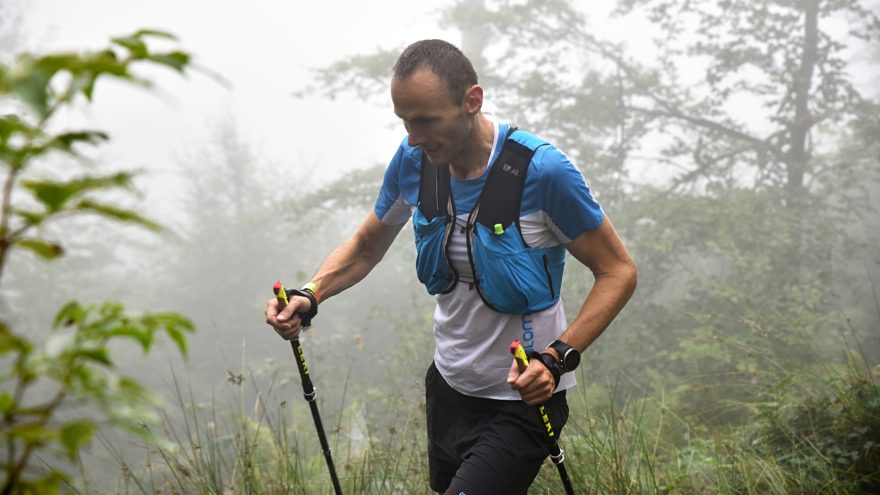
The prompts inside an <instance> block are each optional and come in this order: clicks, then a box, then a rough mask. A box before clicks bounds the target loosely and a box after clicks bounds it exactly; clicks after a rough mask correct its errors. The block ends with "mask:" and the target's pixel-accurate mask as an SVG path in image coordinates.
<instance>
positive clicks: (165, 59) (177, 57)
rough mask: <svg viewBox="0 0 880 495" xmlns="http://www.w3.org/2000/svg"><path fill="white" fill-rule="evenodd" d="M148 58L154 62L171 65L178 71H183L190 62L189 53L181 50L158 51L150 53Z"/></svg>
mask: <svg viewBox="0 0 880 495" xmlns="http://www.w3.org/2000/svg"><path fill="white" fill-rule="evenodd" d="M148 59H149V60H152V61H153V62H156V63H159V64H162V65H165V66H168V67H171V68H172V69H174V70H176V71H178V72H183V70H184V69H185V68H186V66H187V65H188V64H189V62H190V56H189V54H187V53H184V52H180V51H174V52H168V53H158V54H155V55H150V56H149V57H148Z"/></svg>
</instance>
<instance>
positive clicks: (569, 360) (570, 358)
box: [562, 349, 581, 371]
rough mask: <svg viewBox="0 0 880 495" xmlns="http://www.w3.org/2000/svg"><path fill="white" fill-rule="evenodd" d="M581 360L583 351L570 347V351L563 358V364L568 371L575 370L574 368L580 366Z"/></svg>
mask: <svg viewBox="0 0 880 495" xmlns="http://www.w3.org/2000/svg"><path fill="white" fill-rule="evenodd" d="M580 362H581V353H579V352H578V351H576V350H575V349H569V350H568V352H566V353H565V356H564V357H563V358H562V366H563V367H564V368H565V369H566V371H574V369H575V368H577V367H578V364H580Z"/></svg>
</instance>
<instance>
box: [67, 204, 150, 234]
mask: <svg viewBox="0 0 880 495" xmlns="http://www.w3.org/2000/svg"><path fill="white" fill-rule="evenodd" d="M74 209H75V210H80V211H89V212H92V213H96V214H98V215H101V216H103V217H106V218H110V219H113V220H118V221H120V222H124V223H134V224H137V225H140V226H141V227H145V228H147V229H149V230H152V231H153V232H161V231H162V230H163V228H162V226H161V225H159V224H158V223H156V222H153V221H152V220H148V219H146V218H144V217H142V216H141V215H140V214H138V213H137V212H135V211H133V210H127V209H124V208H118V207H116V206H112V205H107V204H102V203H97V202H95V201H92V200H88V199H86V200H83V201H80V202H79V203H77V205H76V207H75V208H74Z"/></svg>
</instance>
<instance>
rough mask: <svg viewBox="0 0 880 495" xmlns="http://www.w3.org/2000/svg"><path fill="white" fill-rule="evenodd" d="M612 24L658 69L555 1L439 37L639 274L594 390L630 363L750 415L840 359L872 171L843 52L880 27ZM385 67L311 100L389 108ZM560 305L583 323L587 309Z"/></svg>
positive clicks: (802, 14) (358, 63)
mask: <svg viewBox="0 0 880 495" xmlns="http://www.w3.org/2000/svg"><path fill="white" fill-rule="evenodd" d="M617 14H618V17H617V19H624V18H626V17H627V16H629V17H638V16H644V17H646V18H647V19H648V21H649V22H650V25H651V26H652V29H655V30H656V41H655V46H656V49H657V52H656V53H655V54H653V58H652V59H651V61H644V60H642V61H640V60H635V59H634V58H633V57H632V56H631V55H630V54H629V53H628V52H627V47H626V45H625V44H622V43H617V42H612V41H609V40H603V39H599V38H597V37H596V36H594V35H592V34H591V31H590V29H589V25H588V24H587V19H586V17H585V16H584V15H583V14H582V13H580V12H579V11H578V10H577V9H576V8H575V6H574V4H573V2H570V1H566V0H551V1H537V0H526V1H510V0H498V1H488V0H486V1H482V2H465V1H462V2H457V3H456V4H454V5H453V6H452V7H450V8H449V9H448V10H446V11H445V12H444V14H443V20H444V22H446V23H447V24H448V25H451V26H453V27H456V28H458V29H459V30H460V32H461V33H462V38H461V40H462V43H461V44H462V45H465V44H467V45H468V47H469V51H468V55H469V56H470V57H471V58H473V59H474V60H475V61H476V62H477V63H478V64H479V65H482V67H481V73H480V76H481V82H483V83H484V84H485V85H486V86H487V87H488V90H489V94H490V95H491V98H492V99H493V100H494V101H495V102H496V104H497V105H498V106H499V107H500V109H501V112H500V113H501V115H502V116H503V117H505V118H510V120H512V121H514V122H516V123H517V124H519V125H520V127H523V128H527V129H531V130H535V131H537V132H538V133H539V134H541V135H543V136H546V137H548V138H549V139H551V140H552V141H554V142H555V143H557V144H558V145H559V146H560V147H561V148H562V149H564V150H565V151H566V152H567V153H568V154H569V155H570V156H571V157H572V158H573V161H574V162H575V163H577V164H579V165H580V166H581V167H582V168H583V171H584V174H585V176H586V178H587V181H588V182H589V183H590V185H591V186H592V187H593V189H594V190H595V191H596V192H597V196H598V198H599V200H600V201H601V202H602V203H603V204H604V205H605V206H606V209H607V210H608V211H610V212H611V216H612V217H613V218H614V221H615V224H616V226H617V227H618V229H619V230H620V232H621V235H622V236H623V238H624V239H625V240H626V241H627V245H628V246H629V248H630V250H631V251H633V253H634V256H635V258H636V261H637V262H638V263H639V265H640V267H641V270H640V275H641V276H640V287H639V291H638V293H637V294H636V296H635V297H634V299H633V300H632V301H631V302H630V305H629V306H628V307H627V310H626V311H624V313H623V314H622V316H621V318H619V320H618V322H617V323H616V326H619V327H620V328H622V329H630V330H629V331H628V332H623V333H620V334H618V332H609V333H608V334H607V336H606V337H603V339H600V341H599V342H598V343H597V348H598V349H599V350H598V351H595V352H593V351H591V353H590V355H591V359H588V360H587V362H588V363H591V364H592V365H593V367H592V371H594V372H599V371H600V370H601V369H603V368H607V367H608V366H607V365H608V363H615V362H626V363H627V364H628V367H629V368H631V369H635V370H639V371H634V373H637V374H643V373H644V372H645V371H648V370H650V371H651V372H652V373H655V374H656V373H659V374H660V375H661V376H665V377H666V378H668V379H671V380H673V383H682V384H683V386H684V387H686V388H687V389H691V388H693V389H700V390H705V389H706V387H703V385H705V384H706V382H708V384H709V386H710V388H712V389H714V390H720V389H721V388H724V390H725V391H724V393H725V394H726V393H729V392H731V389H730V388H729V387H726V386H725V387H726V388H725V387H717V385H720V384H721V383H723V382H725V381H726V382H732V383H734V384H740V385H743V386H744V388H743V391H742V392H741V394H740V395H739V396H740V397H743V398H748V394H749V391H748V390H749V389H750V388H751V387H753V386H754V382H755V381H756V380H771V379H775V376H776V375H774V374H773V373H771V370H772V369H773V366H774V360H777V363H778V359H779V358H780V356H784V358H785V359H792V360H797V359H804V358H806V359H817V358H821V357H823V356H821V354H822V352H826V353H827V352H831V350H832V349H838V347H837V346H835V345H834V344H835V343H836V342H837V341H838V340H839V339H836V338H835V336H836V335H837V330H836V329H835V330H832V329H834V328H835V327H839V326H840V325H841V323H840V322H842V319H841V318H839V316H837V312H836V310H837V309H838V308H839V307H840V305H841V304H842V298H841V294H840V292H841V291H844V290H847V289H851V288H852V284H850V283H849V282H848V280H847V279H845V278H844V277H843V274H845V273H846V272H847V270H849V269H851V265H850V264H849V260H850V259H852V256H853V253H859V252H864V251H865V250H866V249H869V245H867V244H866V243H865V241H864V237H862V238H861V239H860V238H859V237H854V236H851V235H848V234H850V233H851V231H852V230H859V229H851V228H849V227H848V225H851V224H852V223H853V222H864V221H865V219H867V218H869V217H870V215H869V213H868V210H867V206H866V204H865V201H864V194H865V188H866V186H868V185H869V184H870V183H871V181H872V180H875V178H876V177H877V172H878V169H880V167H878V161H877V156H876V153H875V152H872V151H871V150H872V149H875V148H874V147H875V146H876V144H875V143H874V142H873V141H875V140H876V139H874V138H869V137H868V136H869V135H870V134H867V133H866V132H865V131H866V130H867V129H871V128H872V125H873V124H872V121H874V120H876V114H875V113H873V112H875V111H876V104H877V102H876V101H875V100H873V99H872V98H874V97H875V95H866V94H863V93H862V92H860V90H859V88H858V87H857V86H856V84H855V83H854V79H853V75H852V64H851V63H850V60H849V59H848V58H847V53H848V52H847V49H851V48H855V47H859V46H862V45H863V44H865V43H868V42H871V41H873V40H876V39H877V35H878V34H880V22H878V19H877V16H876V15H875V14H874V13H873V12H872V11H871V10H870V9H869V8H867V7H865V4H864V3H862V2H859V1H856V0H805V1H789V0H778V1H769V0H768V1H761V2H753V1H748V0H719V1H716V2H701V3H695V2H689V1H687V0H628V1H623V2H620V4H619V8H618V10H617ZM844 25H845V26H846V27H847V29H839V27H840V26H844ZM396 53H397V50H387V51H380V52H378V53H375V54H373V55H358V56H356V57H352V58H349V59H346V60H342V61H339V62H337V63H334V64H331V65H330V66H328V67H327V68H326V69H323V70H322V71H321V72H319V76H320V79H321V83H320V84H321V85H322V86H323V87H325V88H327V91H328V93H327V94H330V93H331V92H335V91H339V90H344V88H355V89H356V90H357V91H360V92H364V93H367V92H370V91H373V90H374V89H375V88H379V87H382V88H383V91H384V87H385V85H386V84H387V78H388V72H387V70H388V69H387V68H388V67H390V65H391V61H393V55H394V54H396ZM383 66H384V67H385V69H384V70H379V69H380V67H383ZM866 138H867V139H866ZM569 273H571V271H570V272H569ZM574 275H575V276H574V277H572V276H571V275H569V276H568V279H567V280H568V282H567V283H570V284H571V285H572V286H575V287H578V288H580V287H586V286H588V279H589V275H587V274H584V275H581V274H580V273H579V272H577V271H576V272H575V273H574ZM566 293H567V294H568V295H569V298H570V299H574V301H571V300H569V302H568V303H567V306H568V307H569V308H576V307H578V306H579V302H580V301H579V300H578V299H579V298H581V297H582V296H583V292H582V291H580V292H578V291H571V290H569V291H567V292H566ZM633 345H638V346H639V348H641V349H643V350H644V352H641V353H638V354H633V353H632V352H631V349H632V347H633ZM817 349H819V350H820V351H817ZM756 350H758V351H759V352H755V351H756ZM795 351H797V352H799V354H795ZM765 372H766V373H765ZM715 397H716V398H720V397H721V395H716V396H715ZM686 402H691V403H692V404H698V405H700V406H705V407H703V411H704V412H706V411H709V410H712V409H713V408H717V407H719V403H718V402H717V401H713V400H702V399H701V400H694V401H686ZM716 413H717V411H716V412H712V413H707V414H710V415H714V414H716Z"/></svg>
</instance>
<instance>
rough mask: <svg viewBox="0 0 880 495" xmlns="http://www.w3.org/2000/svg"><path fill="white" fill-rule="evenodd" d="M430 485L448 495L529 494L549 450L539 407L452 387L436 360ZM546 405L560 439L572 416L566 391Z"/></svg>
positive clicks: (429, 395) (429, 402)
mask: <svg viewBox="0 0 880 495" xmlns="http://www.w3.org/2000/svg"><path fill="white" fill-rule="evenodd" d="M425 397H426V406H427V407H426V413H427V420H428V469H429V473H430V482H431V489H432V490H434V491H435V492H440V493H445V494H446V495H494V494H511V495H514V494H525V493H526V492H527V491H528V487H529V485H531V484H532V481H534V480H535V477H536V476H537V475H538V471H539V470H540V469H541V464H542V463H543V461H544V459H545V458H546V457H547V455H548V454H549V447H548V444H547V433H546V430H545V429H544V425H543V424H542V422H541V420H540V418H539V417H538V413H537V411H536V408H535V406H529V405H527V404H526V403H525V402H522V401H519V400H512V401H511V400H494V399H481V398H477V397H470V396H467V395H463V394H460V393H458V392H456V391H455V390H453V389H452V387H450V386H449V384H447V383H446V380H444V379H443V377H442V376H441V375H440V372H439V371H437V368H436V367H435V366H434V363H431V366H430V367H429V368H428V372H427V374H426V376H425ZM544 408H545V410H546V412H547V414H548V415H549V417H550V424H551V425H552V426H553V429H554V431H555V432H556V435H557V438H558V435H559V433H560V432H561V431H562V427H563V426H564V425H565V422H566V421H567V420H568V403H567V402H566V400H565V391H561V392H557V393H555V394H553V398H552V399H550V401H548V402H547V403H546V404H544Z"/></svg>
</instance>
